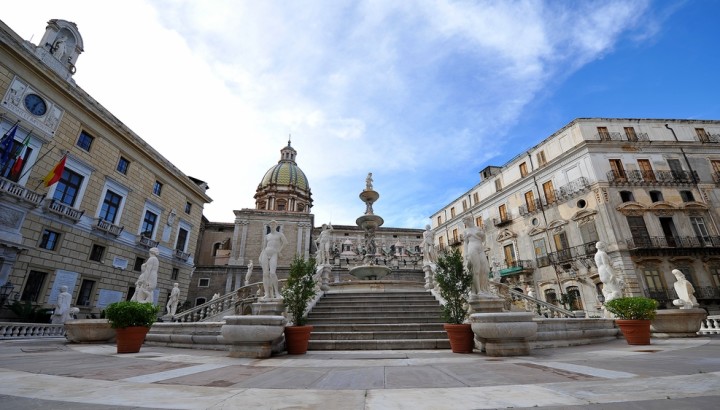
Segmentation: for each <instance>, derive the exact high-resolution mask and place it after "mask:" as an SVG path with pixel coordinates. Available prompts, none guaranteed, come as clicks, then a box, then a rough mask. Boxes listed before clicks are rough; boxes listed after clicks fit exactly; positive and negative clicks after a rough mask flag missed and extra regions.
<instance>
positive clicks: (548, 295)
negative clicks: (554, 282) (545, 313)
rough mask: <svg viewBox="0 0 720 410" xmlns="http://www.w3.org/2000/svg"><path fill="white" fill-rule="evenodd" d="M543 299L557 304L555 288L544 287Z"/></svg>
mask: <svg viewBox="0 0 720 410" xmlns="http://www.w3.org/2000/svg"><path fill="white" fill-rule="evenodd" d="M545 301H546V302H547V303H550V304H551V305H557V303H558V300H557V293H555V289H545Z"/></svg>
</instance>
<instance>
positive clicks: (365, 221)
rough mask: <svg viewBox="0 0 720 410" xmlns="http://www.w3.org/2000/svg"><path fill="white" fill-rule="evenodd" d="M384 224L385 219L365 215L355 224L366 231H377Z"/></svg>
mask: <svg viewBox="0 0 720 410" xmlns="http://www.w3.org/2000/svg"><path fill="white" fill-rule="evenodd" d="M383 222H384V221H383V219H382V218H381V217H379V216H377V215H363V216H361V217H359V218H358V219H357V220H356V221H355V223H356V224H357V225H358V226H359V227H361V228H363V229H364V230H365V231H367V230H370V229H372V230H375V229H377V228H379V227H381V226H382V224H383Z"/></svg>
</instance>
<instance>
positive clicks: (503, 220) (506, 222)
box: [493, 215, 512, 227]
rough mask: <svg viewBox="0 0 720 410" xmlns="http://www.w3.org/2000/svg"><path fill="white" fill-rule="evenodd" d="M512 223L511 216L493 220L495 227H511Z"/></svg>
mask: <svg viewBox="0 0 720 410" xmlns="http://www.w3.org/2000/svg"><path fill="white" fill-rule="evenodd" d="M511 223H512V219H510V216H509V215H504V216H500V217H499V218H493V225H495V226H497V227H501V226H505V225H509V224H511Z"/></svg>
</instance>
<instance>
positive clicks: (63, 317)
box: [52, 286, 72, 324]
mask: <svg viewBox="0 0 720 410" xmlns="http://www.w3.org/2000/svg"><path fill="white" fill-rule="evenodd" d="M71 300H72V296H71V295H70V294H69V293H68V287H67V286H60V294H59V295H58V297H57V303H55V310H54V311H53V314H52V323H53V324H63V323H65V322H66V321H68V320H70V302H71Z"/></svg>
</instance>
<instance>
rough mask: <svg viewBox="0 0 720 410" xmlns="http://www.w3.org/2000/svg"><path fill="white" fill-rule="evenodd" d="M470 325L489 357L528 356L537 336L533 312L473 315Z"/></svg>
mask: <svg viewBox="0 0 720 410" xmlns="http://www.w3.org/2000/svg"><path fill="white" fill-rule="evenodd" d="M470 323H471V327H472V330H473V332H474V333H475V335H476V336H477V337H478V338H480V339H481V341H482V343H483V347H484V350H485V353H486V354H487V355H488V356H526V355H528V354H530V344H529V342H528V341H529V339H531V338H533V337H535V335H536V334H537V323H535V322H534V321H533V314H532V313H531V312H498V313H473V314H472V315H470Z"/></svg>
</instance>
